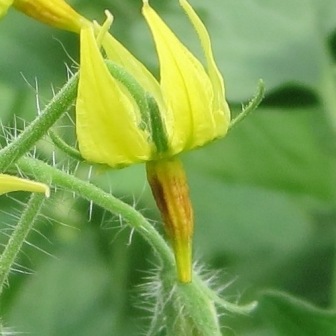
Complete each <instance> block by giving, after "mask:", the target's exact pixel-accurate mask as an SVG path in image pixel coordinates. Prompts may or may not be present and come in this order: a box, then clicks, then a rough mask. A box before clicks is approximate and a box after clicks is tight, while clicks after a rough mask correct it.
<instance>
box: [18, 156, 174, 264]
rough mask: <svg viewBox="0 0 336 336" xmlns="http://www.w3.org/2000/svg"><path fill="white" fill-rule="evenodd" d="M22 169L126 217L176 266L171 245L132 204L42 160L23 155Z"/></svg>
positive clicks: (158, 252) (41, 179) (161, 255)
mask: <svg viewBox="0 0 336 336" xmlns="http://www.w3.org/2000/svg"><path fill="white" fill-rule="evenodd" d="M17 166H18V168H19V169H20V170H21V171H23V172H24V173H25V174H28V175H31V176H34V177H36V179H37V180H39V181H43V182H45V183H50V181H52V183H53V184H55V185H57V186H60V187H63V188H64V189H66V190H68V191H71V192H75V193H76V194H77V195H78V196H81V197H83V198H85V199H87V200H89V201H93V202H94V203H95V204H97V205H98V206H101V207H102V208H104V209H106V210H108V211H110V212H111V213H113V214H115V215H118V216H119V215H120V216H122V218H124V219H125V220H126V221H127V223H128V225H130V227H131V228H133V229H134V230H136V231H137V232H138V233H139V234H140V235H141V236H142V237H143V238H144V239H145V240H146V241H147V242H148V243H149V244H150V245H151V246H152V247H153V249H154V251H156V252H157V254H158V255H159V257H160V259H161V260H162V261H163V262H164V263H165V264H168V265H174V257H173V254H172V251H171V249H170V247H169V246H168V245H167V243H166V242H165V240H164V239H163V238H162V236H161V235H160V234H159V233H158V232H157V231H156V230H155V228H154V227H153V226H152V225H151V224H150V223H149V222H148V221H147V220H146V218H145V217H143V216H142V215H141V214H140V213H139V212H138V211H136V210H135V209H134V208H133V207H132V206H130V205H128V204H126V203H124V202H122V201H121V200H119V199H118V198H116V197H114V196H113V195H111V194H108V193H106V192H104V191H103V190H101V189H100V188H98V187H96V186H94V185H93V184H91V183H89V182H86V181H82V180H80V179H78V178H76V177H74V176H72V175H68V174H66V173H64V172H62V171H60V170H58V169H56V168H53V167H50V166H49V165H47V164H45V163H43V162H42V161H39V160H36V159H30V158H21V159H20V160H19V161H18V162H17Z"/></svg>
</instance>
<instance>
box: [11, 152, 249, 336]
mask: <svg viewBox="0 0 336 336" xmlns="http://www.w3.org/2000/svg"><path fill="white" fill-rule="evenodd" d="M16 166H17V167H18V168H19V169H20V170H21V171H22V172H23V173H25V174H27V175H31V176H33V177H35V178H36V179H37V180H39V181H40V182H44V183H50V181H52V183H53V184H55V185H57V186H60V187H62V188H64V189H66V190H68V191H70V192H75V193H76V194H77V195H78V196H81V197H83V198H85V199H87V200H90V201H93V202H94V203H95V204H97V205H98V206H100V207H102V208H104V209H106V210H108V211H110V212H111V213H113V214H116V215H119V216H121V217H122V218H123V219H125V220H126V222H127V223H128V225H129V226H130V227H131V228H133V229H134V230H135V231H137V232H138V233H139V234H140V235H141V236H142V237H143V238H144V239H145V240H146V241H147V242H148V243H149V244H150V245H151V246H152V248H153V249H154V251H155V252H156V254H157V256H158V257H159V259H160V260H161V262H162V282H163V286H164V287H165V288H164V291H165V292H166V294H167V293H168V298H167V303H165V304H164V305H165V306H167V305H168V304H171V305H173V307H171V310H170V311H174V312H175V313H176V314H175V315H174V316H178V317H179V320H180V322H181V324H180V326H181V328H184V326H186V327H187V328H189V329H190V328H191V330H195V333H194V334H192V335H193V336H194V335H200V336H219V335H221V333H220V326H219V324H218V314H217V312H216V307H215V302H217V303H218V304H219V305H220V306H222V307H224V308H227V309H228V310H230V311H234V312H235V313H246V312H247V311H248V310H249V309H247V307H242V309H239V307H238V306H237V308H235V307H234V305H230V304H226V302H225V301H219V300H216V296H217V294H216V293H212V292H211V290H210V289H209V288H208V285H207V283H206V282H204V281H202V280H201V279H200V277H199V276H198V275H197V274H194V275H193V279H194V280H193V282H191V283H189V284H180V283H177V282H176V279H177V277H176V273H175V272H176V271H175V261H174V255H173V253H172V250H171V248H170V247H169V246H168V244H167V243H166V241H165V240H164V239H163V237H162V236H161V235H160V234H159V233H158V232H157V231H156V229H155V228H154V227H153V226H152V225H151V224H150V223H149V222H148V221H147V220H146V218H145V217H143V216H142V215H141V213H139V212H138V211H136V209H134V208H133V207H132V206H130V205H128V204H126V203H124V202H122V201H120V200H119V199H117V198H116V197H114V196H113V195H111V194H108V193H106V192H104V191H103V190H101V189H100V188H98V187H96V186H94V185H93V184H91V183H89V182H85V181H82V180H80V179H78V178H77V177H74V176H71V175H68V174H66V173H65V172H62V171H60V170H58V169H56V168H54V167H51V166H49V165H47V164H46V163H44V162H41V161H39V160H37V159H32V158H25V157H23V158H21V159H20V160H18V161H17V163H16ZM171 292H173V296H170V294H169V293H171ZM169 297H170V298H169ZM172 300H173V302H171V301H172ZM168 301H170V302H169V303H168ZM253 306H254V305H253ZM166 308H169V307H166ZM166 308H164V309H166ZM249 308H250V309H252V308H253V307H252V305H251V306H249ZM181 314H183V315H184V317H183V316H180V315H181ZM171 323H172V325H171V328H172V330H176V326H174V324H175V323H176V320H175V319H174V318H172V319H171Z"/></svg>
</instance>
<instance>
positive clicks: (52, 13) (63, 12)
mask: <svg viewBox="0 0 336 336" xmlns="http://www.w3.org/2000/svg"><path fill="white" fill-rule="evenodd" d="M12 5H13V6H14V7H15V8H16V9H18V10H20V11H21V12H24V13H25V14H26V15H28V16H31V17H32V18H34V19H36V20H38V21H40V22H43V23H46V24H48V25H51V26H54V27H56V28H60V29H65V30H70V31H73V32H77V33H79V32H80V30H81V28H83V27H84V26H87V25H90V22H89V21H88V20H86V19H85V18H84V17H82V16H81V15H79V14H78V13H77V12H76V11H74V10H73V9H72V8H71V7H70V6H69V5H68V4H67V3H66V2H65V1H64V0H0V17H2V16H4V15H5V14H6V13H7V10H8V8H9V7H11V6H12Z"/></svg>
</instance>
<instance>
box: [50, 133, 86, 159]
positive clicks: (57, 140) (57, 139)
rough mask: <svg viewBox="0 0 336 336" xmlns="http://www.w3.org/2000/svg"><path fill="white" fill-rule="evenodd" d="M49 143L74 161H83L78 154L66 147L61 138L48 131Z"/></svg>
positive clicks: (75, 150)
mask: <svg viewBox="0 0 336 336" xmlns="http://www.w3.org/2000/svg"><path fill="white" fill-rule="evenodd" d="M48 134H49V136H50V139H51V141H52V142H53V143H54V145H55V146H56V147H58V148H59V149H60V150H61V151H62V152H64V153H65V154H67V155H69V156H70V157H72V158H73V159H75V160H78V161H84V159H83V157H82V156H81V154H80V152H79V151H78V150H77V149H76V148H74V147H71V146H70V145H68V144H67V143H66V142H65V141H64V140H63V139H62V138H61V137H59V136H58V135H57V134H56V133H55V132H54V131H53V130H49V132H48Z"/></svg>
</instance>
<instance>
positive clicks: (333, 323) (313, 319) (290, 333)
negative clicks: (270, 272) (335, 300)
mask: <svg viewBox="0 0 336 336" xmlns="http://www.w3.org/2000/svg"><path fill="white" fill-rule="evenodd" d="M256 314H257V315H258V316H259V318H260V317H261V318H262V319H263V321H266V323H267V325H268V326H269V329H270V332H271V335H275V336H284V335H286V336H317V335H321V336H322V335H323V336H335V335H336V312H335V311H327V310H322V309H319V308H317V307H314V306H313V305H311V304H309V303H307V302H304V301H302V300H299V299H297V298H294V297H292V296H289V295H286V294H283V293H279V292H265V293H263V294H262V296H261V298H260V300H259V306H258V308H257V311H256Z"/></svg>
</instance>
